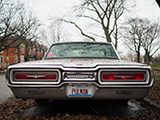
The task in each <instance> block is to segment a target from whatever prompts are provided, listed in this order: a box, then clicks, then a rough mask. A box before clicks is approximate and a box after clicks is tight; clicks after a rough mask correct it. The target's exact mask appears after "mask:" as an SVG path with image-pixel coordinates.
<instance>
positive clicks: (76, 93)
mask: <svg viewBox="0 0 160 120" xmlns="http://www.w3.org/2000/svg"><path fill="white" fill-rule="evenodd" d="M92 88H93V87H92V86H67V92H68V93H67V94H68V97H92Z"/></svg>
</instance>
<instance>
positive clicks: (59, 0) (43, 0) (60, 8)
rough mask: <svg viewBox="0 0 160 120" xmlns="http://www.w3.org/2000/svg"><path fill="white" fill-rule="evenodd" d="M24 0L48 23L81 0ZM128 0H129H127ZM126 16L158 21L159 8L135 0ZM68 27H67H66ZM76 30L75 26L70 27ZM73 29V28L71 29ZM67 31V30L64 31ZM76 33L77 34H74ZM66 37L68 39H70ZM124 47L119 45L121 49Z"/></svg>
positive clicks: (150, 0) (68, 12) (150, 2)
mask: <svg viewBox="0 0 160 120" xmlns="http://www.w3.org/2000/svg"><path fill="white" fill-rule="evenodd" d="M20 1H21V2H24V3H25V4H26V6H28V7H29V8H32V9H33V10H34V11H35V12H36V15H37V16H38V18H39V19H40V20H41V21H42V22H43V23H44V24H47V23H48V24H49V21H50V19H51V18H58V17H63V15H68V16H70V15H71V14H72V11H73V8H72V6H75V5H78V4H79V2H80V1H81V0H20ZM129 1H130V0H129ZM128 17H140V18H148V19H149V20H151V21H154V22H159V23H160V8H159V6H158V4H157V3H156V2H155V0H136V6H134V8H132V10H131V11H130V12H129V13H128V14H125V15H124V16H123V18H122V19H123V20H125V19H127V18H128ZM67 29H68V28H67ZM72 29H74V30H75V31H76V29H75V28H72ZM72 31H73V30H72ZM66 32H68V31H66ZM75 33H77V34H75ZM75 33H73V32H71V33H69V32H68V33H67V34H68V36H69V37H70V38H72V39H76V40H77V39H81V38H82V37H80V36H78V34H79V35H80V33H79V32H78V31H77V32H75ZM70 38H68V39H70ZM123 49H124V48H123V47H120V48H119V50H120V51H122V50H123Z"/></svg>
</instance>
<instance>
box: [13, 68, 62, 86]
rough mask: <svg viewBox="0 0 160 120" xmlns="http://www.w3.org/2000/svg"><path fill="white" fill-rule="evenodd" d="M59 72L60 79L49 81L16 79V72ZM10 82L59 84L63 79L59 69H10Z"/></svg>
mask: <svg viewBox="0 0 160 120" xmlns="http://www.w3.org/2000/svg"><path fill="white" fill-rule="evenodd" d="M16 71H17V72H37V71H38V72H43V71H45V72H47V71H48V72H57V73H58V80H57V81H47V82H39V81H38V82H31V81H26V82H22V81H21V82H19V81H15V80H14V72H16ZM10 73H11V74H10V82H11V83H12V84H33V85H34V84H59V83H60V81H61V73H60V71H59V70H58V69H12V70H11V71H10Z"/></svg>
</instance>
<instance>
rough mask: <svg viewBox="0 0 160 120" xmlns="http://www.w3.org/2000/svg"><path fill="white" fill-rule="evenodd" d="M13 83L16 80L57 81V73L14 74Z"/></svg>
mask: <svg viewBox="0 0 160 120" xmlns="http://www.w3.org/2000/svg"><path fill="white" fill-rule="evenodd" d="M14 79H15V81H18V80H57V72H15V74H14Z"/></svg>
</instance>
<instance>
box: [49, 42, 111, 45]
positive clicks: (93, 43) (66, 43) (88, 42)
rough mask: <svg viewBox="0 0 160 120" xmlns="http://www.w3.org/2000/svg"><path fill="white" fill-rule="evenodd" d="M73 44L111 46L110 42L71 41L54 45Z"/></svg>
mask: <svg viewBox="0 0 160 120" xmlns="http://www.w3.org/2000/svg"><path fill="white" fill-rule="evenodd" d="M72 43H77V44H80V43H90V44H96V43H98V44H111V43H109V42H97V41H69V42H57V43H53V44H52V45H54V44H72Z"/></svg>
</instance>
